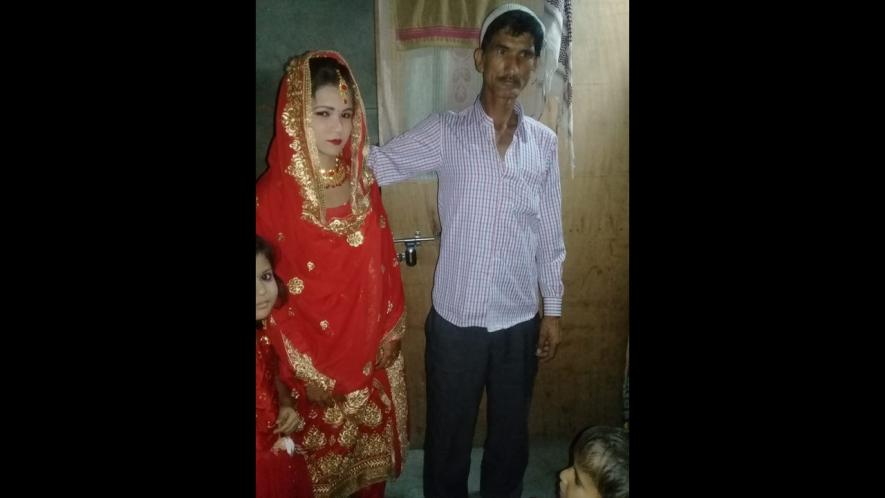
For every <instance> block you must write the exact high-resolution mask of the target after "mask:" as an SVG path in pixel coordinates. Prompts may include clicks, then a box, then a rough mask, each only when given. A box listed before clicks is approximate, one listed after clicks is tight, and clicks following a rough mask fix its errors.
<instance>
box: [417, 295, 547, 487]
mask: <svg viewBox="0 0 885 498" xmlns="http://www.w3.org/2000/svg"><path fill="white" fill-rule="evenodd" d="M540 323H541V322H540V318H539V317H538V315H535V317H534V318H532V319H531V320H528V321H526V322H523V323H520V324H517V325H514V326H513V327H510V328H509V329H505V330H499V331H496V332H491V333H489V331H488V330H487V329H485V328H481V327H466V328H462V327H458V326H456V325H454V324H452V323H450V322H448V321H446V320H445V319H444V318H443V317H441V316H439V314H437V312H436V310H434V309H433V308H432V307H431V308H430V314H428V316H427V322H426V323H425V334H426V336H427V347H426V349H425V353H424V354H425V362H426V366H427V432H426V436H425V444H424V496H425V498H467V475H468V474H469V472H470V450H471V447H472V446H473V444H472V443H473V431H474V429H475V427H476V416H477V413H478V412H479V404H480V401H481V400H482V393H483V389H485V390H486V393H487V400H486V403H487V409H488V412H487V419H488V430H487V436H486V441H485V451H484V453H483V458H482V475H481V478H480V483H481V484H480V492H481V495H482V497H483V498H519V497H520V495H521V493H522V478H523V475H524V474H525V469H526V465H528V458H529V447H528V444H529V441H528V419H529V406H530V404H531V400H532V386H533V385H534V382H535V374H536V373H537V371H538V359H537V357H536V356H535V351H536V349H537V347H538V332H539V329H540Z"/></svg>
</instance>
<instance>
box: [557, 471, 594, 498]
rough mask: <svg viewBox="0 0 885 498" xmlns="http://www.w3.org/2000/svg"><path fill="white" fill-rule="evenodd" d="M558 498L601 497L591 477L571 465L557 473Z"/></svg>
mask: <svg viewBox="0 0 885 498" xmlns="http://www.w3.org/2000/svg"><path fill="white" fill-rule="evenodd" d="M559 498H601V497H600V495H599V491H598V490H597V489H596V485H595V484H593V479H591V478H590V476H589V475H587V473H586V472H584V471H583V470H581V469H579V468H577V467H575V466H574V465H572V466H571V467H569V468H567V469H565V470H563V471H562V472H560V473H559Z"/></svg>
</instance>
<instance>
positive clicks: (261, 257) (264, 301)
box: [255, 235, 282, 321]
mask: <svg viewBox="0 0 885 498" xmlns="http://www.w3.org/2000/svg"><path fill="white" fill-rule="evenodd" d="M273 260H274V257H273V250H272V249H271V247H270V245H269V244H268V243H267V242H265V241H264V239H262V238H261V237H259V236H257V235H256V236H255V320H256V321H259V320H263V319H265V318H267V316H268V315H270V310H271V309H272V308H273V307H274V306H275V305H276V304H277V300H278V299H277V298H278V297H280V296H279V289H280V287H282V283H281V282H280V279H279V277H277V276H276V274H274V272H273Z"/></svg>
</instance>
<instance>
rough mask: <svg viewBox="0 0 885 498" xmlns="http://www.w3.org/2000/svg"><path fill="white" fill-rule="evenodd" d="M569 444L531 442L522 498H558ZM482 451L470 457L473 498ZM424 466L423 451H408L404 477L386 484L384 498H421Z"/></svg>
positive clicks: (469, 487) (469, 485)
mask: <svg viewBox="0 0 885 498" xmlns="http://www.w3.org/2000/svg"><path fill="white" fill-rule="evenodd" d="M569 443H570V441H565V440H563V441H555V440H551V441H532V444H531V448H530V450H529V466H528V468H527V469H526V472H525V479H524V480H523V491H522V496H523V498H555V497H556V489H557V487H556V483H557V475H558V474H559V471H560V470H562V469H564V468H565V467H567V466H568V460H569V455H568V446H569ZM482 451H483V450H482V448H473V452H472V453H471V455H470V477H468V479H467V490H468V492H469V493H470V498H479V467H480V464H481V463H482ZM423 466H424V450H409V453H408V456H407V457H406V466H405V469H403V474H402V475H401V476H400V478H399V479H397V480H396V481H392V482H388V483H387V490H386V493H385V495H384V496H385V498H422V497H423V496H424V494H423V491H422V479H421V471H422V468H423Z"/></svg>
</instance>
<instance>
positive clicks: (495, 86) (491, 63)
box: [473, 29, 538, 99]
mask: <svg viewBox="0 0 885 498" xmlns="http://www.w3.org/2000/svg"><path fill="white" fill-rule="evenodd" d="M473 60H474V62H475V64H476V70H477V71H479V72H481V73H482V81H483V84H484V85H485V87H486V88H487V89H488V90H489V91H491V93H492V95H493V96H494V97H499V98H513V99H515V98H516V97H518V96H519V93H520V92H521V91H522V89H523V88H525V86H526V85H527V84H528V82H529V81H530V80H531V78H532V74H533V73H534V71H535V69H536V68H537V66H538V57H537V55H536V54H535V47H534V38H533V37H532V35H531V33H523V34H521V35H519V36H513V35H512V34H510V32H509V31H507V30H506V29H502V30H500V31H498V32H497V33H495V34H494V35H492V39H491V40H489V44H488V46H487V47H486V49H485V50H482V49H481V48H478V49H476V50H475V51H474V52H473Z"/></svg>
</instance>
